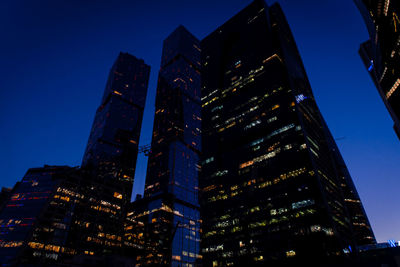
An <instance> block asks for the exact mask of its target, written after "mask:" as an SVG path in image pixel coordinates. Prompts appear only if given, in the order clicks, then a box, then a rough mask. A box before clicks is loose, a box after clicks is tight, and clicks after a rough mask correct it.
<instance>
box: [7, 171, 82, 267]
mask: <svg viewBox="0 0 400 267" xmlns="http://www.w3.org/2000/svg"><path fill="white" fill-rule="evenodd" d="M74 170H76V168H71V167H67V166H47V165H46V166H44V167H43V168H32V169H29V170H28V171H27V173H26V174H25V176H24V177H23V179H22V180H21V182H18V183H17V184H16V185H15V187H14V188H13V189H12V191H11V195H10V198H9V200H8V201H7V202H6V204H5V206H4V208H3V210H2V211H1V213H0V263H1V264H2V266H14V265H15V264H23V263H31V264H33V263H36V264H37V263H39V262H40V263H46V262H54V261H56V260H58V259H59V258H61V257H63V256H65V255H73V254H75V253H76V251H75V249H74V248H72V247H70V246H68V244H67V234H68V230H69V227H70V224H71V218H72V214H73V206H74V202H72V201H71V202H68V201H66V200H68V199H69V198H70V196H69V195H68V194H67V193H66V192H65V190H64V188H65V187H66V184H68V183H69V181H67V180H64V178H63V177H64V175H66V174H68V173H71V172H73V171H74Z"/></svg>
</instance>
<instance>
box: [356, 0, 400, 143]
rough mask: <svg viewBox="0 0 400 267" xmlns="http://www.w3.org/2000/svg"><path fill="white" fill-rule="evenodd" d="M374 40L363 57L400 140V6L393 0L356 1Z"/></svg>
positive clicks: (364, 49) (363, 48)
mask: <svg viewBox="0 0 400 267" xmlns="http://www.w3.org/2000/svg"><path fill="white" fill-rule="evenodd" d="M354 2H355V3H356V5H357V6H358V8H359V10H360V12H361V15H362V17H363V18H364V20H365V23H366V25H367V29H368V33H369V36H370V39H369V40H368V41H366V42H364V43H363V44H361V46H360V50H359V53H360V56H361V58H362V60H363V62H364V64H365V66H366V68H367V69H368V72H369V73H370V76H371V78H372V80H373V81H374V83H375V86H376V87H377V89H378V92H379V94H380V96H381V97H382V99H383V102H384V103H385V106H386V108H387V109H388V111H389V113H390V115H391V117H392V119H393V121H394V126H393V128H394V130H395V132H396V134H397V136H398V137H399V138H400V89H399V86H400V46H399V44H400V18H399V16H400V14H399V12H400V3H399V1H390V0H354Z"/></svg>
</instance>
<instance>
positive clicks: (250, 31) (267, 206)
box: [200, 0, 375, 266]
mask: <svg viewBox="0 0 400 267" xmlns="http://www.w3.org/2000/svg"><path fill="white" fill-rule="evenodd" d="M201 48H202V54H201V63H202V91H201V94H202V125H203V127H202V144H203V149H202V159H201V160H202V161H201V168H202V169H201V176H200V193H201V197H200V203H201V215H202V221H203V226H202V253H203V263H204V266H230V265H233V266H242V265H245V264H247V265H248V264H250V265H252V266H253V265H267V264H271V266H283V265H285V264H289V265H290V264H294V263H296V264H299V262H301V261H304V262H307V263H318V262H320V263H321V262H325V261H327V260H328V259H333V258H335V259H337V260H339V259H340V260H341V259H342V257H338V256H343V259H344V258H346V256H345V255H348V254H350V251H351V250H352V248H354V247H355V246H357V245H358V243H360V244H364V243H365V242H366V243H374V242H375V239H374V236H373V233H372V230H371V227H370V225H369V223H368V220H367V218H366V215H365V213H364V210H363V209H362V205H361V202H360V200H359V197H358V195H357V192H356V190H355V187H354V185H353V183H352V181H351V177H350V175H349V174H348V171H347V168H346V166H345V165H344V163H343V161H342V160H341V156H340V153H339V151H338V150H337V147H336V145H335V142H334V140H333V138H332V136H331V135H330V133H329V129H328V128H327V126H326V124H325V122H324V120H323V118H322V116H321V113H320V111H319V109H318V107H317V105H316V103H315V99H314V96H313V93H312V91H311V87H310V84H309V82H308V78H307V75H306V72H305V70H304V66H303V63H302V60H301V57H300V55H299V52H298V50H297V47H296V44H295V41H294V39H293V36H292V34H291V31H290V28H289V26H288V24H287V22H286V19H285V17H284V14H283V12H282V10H281V8H280V6H279V5H278V4H274V5H272V6H268V5H266V4H265V2H264V1H262V0H256V1H253V2H252V3H251V4H250V5H249V6H247V7H246V8H245V9H243V10H242V11H241V12H239V13H238V14H237V15H235V16H234V17H233V18H231V19H230V20H229V21H227V22H226V23H224V24H223V25H222V26H220V27H219V28H217V29H216V30H215V31H214V32H213V33H211V34H210V35H208V36H207V37H206V38H204V39H203V40H202V41H201ZM339 164H342V165H339ZM345 189H347V190H345ZM346 194H347V196H346V197H345V195H346ZM346 199H348V200H350V201H354V203H356V204H357V205H356V206H357V207H351V206H350V203H353V202H348V201H346ZM355 214H357V215H355ZM356 217H357V218H358V217H360V219H359V220H361V221H362V223H364V225H363V226H360V228H362V231H364V230H365V231H364V232H362V233H360V235H362V236H361V237H358V238H357V233H359V231H361V230H360V229H356V228H354V225H355V224H357V223H358V221H357V222H354V219H355V218H356ZM363 242H364V243H363Z"/></svg>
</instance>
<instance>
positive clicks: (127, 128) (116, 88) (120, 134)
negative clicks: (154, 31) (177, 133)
mask: <svg viewBox="0 0 400 267" xmlns="http://www.w3.org/2000/svg"><path fill="white" fill-rule="evenodd" d="M149 74H150V67H149V66H148V65H146V64H145V63H144V61H143V60H141V59H137V58H136V57H134V56H132V55H130V54H128V53H120V54H119V56H118V58H117V60H116V61H115V63H114V65H113V67H112V68H111V70H110V74H109V77H108V81H107V85H106V88H105V90H104V95H103V98H102V100H101V104H100V107H99V108H98V109H97V112H96V116H95V118H94V122H93V126H92V130H91V132H90V137H89V141H88V144H87V147H86V151H85V155H84V156H83V162H82V167H84V168H89V169H91V170H93V171H94V172H95V173H96V174H95V175H96V176H97V177H99V178H100V179H106V180H112V181H116V182H117V183H119V184H124V185H125V192H123V198H124V200H125V201H130V197H131V192H132V186H133V178H134V177H133V176H134V173H135V167H136V159H137V153H138V144H139V137H140V130H141V125H142V119H143V110H144V105H145V102H146V94H147V86H148V80H149Z"/></svg>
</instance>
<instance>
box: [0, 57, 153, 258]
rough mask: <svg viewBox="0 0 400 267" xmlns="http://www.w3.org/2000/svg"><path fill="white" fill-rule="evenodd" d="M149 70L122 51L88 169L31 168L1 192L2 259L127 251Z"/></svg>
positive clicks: (91, 147) (86, 162) (93, 140)
mask: <svg viewBox="0 0 400 267" xmlns="http://www.w3.org/2000/svg"><path fill="white" fill-rule="evenodd" d="M149 71H150V67H149V66H147V65H146V64H144V62H143V60H139V59H137V58H135V57H134V56H131V55H129V54H127V53H120V55H119V57H118V59H117V61H116V62H115V64H114V66H113V67H112V69H111V72H110V76H109V79H108V82H107V86H106V89H105V93H104V97H103V99H102V102H101V105H100V107H99V108H98V110H97V113H96V117H95V121H94V123H93V127H92V131H91V134H90V138H89V142H88V145H87V148H86V152H85V156H84V159H83V164H82V168H71V167H67V166H45V167H43V168H34V169H29V170H28V172H27V174H26V175H25V176H24V178H23V179H22V181H21V182H19V183H17V184H16V185H15V187H14V188H13V189H12V190H11V192H10V193H8V194H9V196H7V195H8V194H7V193H4V194H3V195H4V196H5V198H6V199H5V200H4V201H3V202H4V203H3V204H2V209H1V211H0V263H1V264H25V263H26V264H36V265H42V264H50V263H51V264H54V263H55V262H61V261H62V262H65V263H66V264H70V263H71V264H72V263H74V264H75V263H76V262H79V261H80V260H89V261H95V260H96V259H97V260H101V259H102V257H103V256H104V257H106V258H107V259H108V260H111V258H112V257H114V256H115V257H114V258H112V259H113V260H118V257H119V255H122V253H123V239H122V238H123V235H124V228H123V225H124V221H125V217H126V209H125V208H126V205H127V203H129V202H130V198H131V190H132V185H133V175H134V169H135V164H136V158H137V153H138V143H139V135H140V129H141V123H142V117H143V108H144V103H145V99H146V93H147V84H148V78H149ZM73 257H77V258H75V259H74V258H73ZM88 257H89V258H91V259H88ZM110 257H111V258H110ZM104 259H105V258H104Z"/></svg>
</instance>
